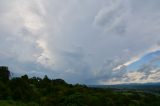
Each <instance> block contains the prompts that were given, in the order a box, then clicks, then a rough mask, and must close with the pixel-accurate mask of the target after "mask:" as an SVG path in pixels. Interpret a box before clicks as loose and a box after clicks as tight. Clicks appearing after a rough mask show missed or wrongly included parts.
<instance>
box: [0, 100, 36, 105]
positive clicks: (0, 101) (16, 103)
mask: <svg viewBox="0 0 160 106" xmlns="http://www.w3.org/2000/svg"><path fill="white" fill-rule="evenodd" d="M0 106H39V105H38V104H36V103H32V102H30V103H22V102H15V101H11V100H0Z"/></svg>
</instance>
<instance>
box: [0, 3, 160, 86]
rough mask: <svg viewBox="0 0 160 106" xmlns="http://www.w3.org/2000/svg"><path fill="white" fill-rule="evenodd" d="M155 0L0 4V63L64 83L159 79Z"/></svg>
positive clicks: (159, 15)
mask: <svg viewBox="0 0 160 106" xmlns="http://www.w3.org/2000/svg"><path fill="white" fill-rule="evenodd" d="M159 5H160V0H0V65H7V66H8V67H9V68H10V70H11V71H12V72H13V73H17V74H28V75H30V76H34V75H36V76H40V77H42V76H44V75H45V74H46V75H48V76H49V77H50V78H63V79H65V80H66V81H67V82H69V83H84V84H117V83H141V82H158V81H160V78H159V77H160V67H159V62H160V52H159V50H160V7H159Z"/></svg>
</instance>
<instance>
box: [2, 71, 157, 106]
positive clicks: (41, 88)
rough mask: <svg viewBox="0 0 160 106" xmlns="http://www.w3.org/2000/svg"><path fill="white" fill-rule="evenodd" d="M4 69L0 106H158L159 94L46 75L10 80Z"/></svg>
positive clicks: (25, 76)
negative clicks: (68, 82) (96, 85)
mask: <svg viewBox="0 0 160 106" xmlns="http://www.w3.org/2000/svg"><path fill="white" fill-rule="evenodd" d="M3 71H6V70H4V69H3V70H1V68H0V76H1V80H0V106H160V97H159V96H157V95H154V94H149V93H144V92H138V91H134V90H132V91H125V92H116V91H114V90H113V89H109V88H107V89H101V88H89V87H87V86H85V85H80V84H76V85H72V84H67V83H66V82H65V81H64V80H62V79H49V78H48V77H47V76H45V77H44V78H43V79H42V78H38V77H32V78H28V76H27V75H24V76H21V77H16V78H12V79H9V74H6V73H5V72H3ZM9 73H10V72H9ZM3 75H4V76H3Z"/></svg>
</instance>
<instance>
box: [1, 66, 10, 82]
mask: <svg viewBox="0 0 160 106" xmlns="http://www.w3.org/2000/svg"><path fill="white" fill-rule="evenodd" d="M9 78H10V71H9V70H8V67H6V66H0V80H1V81H5V82H6V81H8V80H9Z"/></svg>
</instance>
